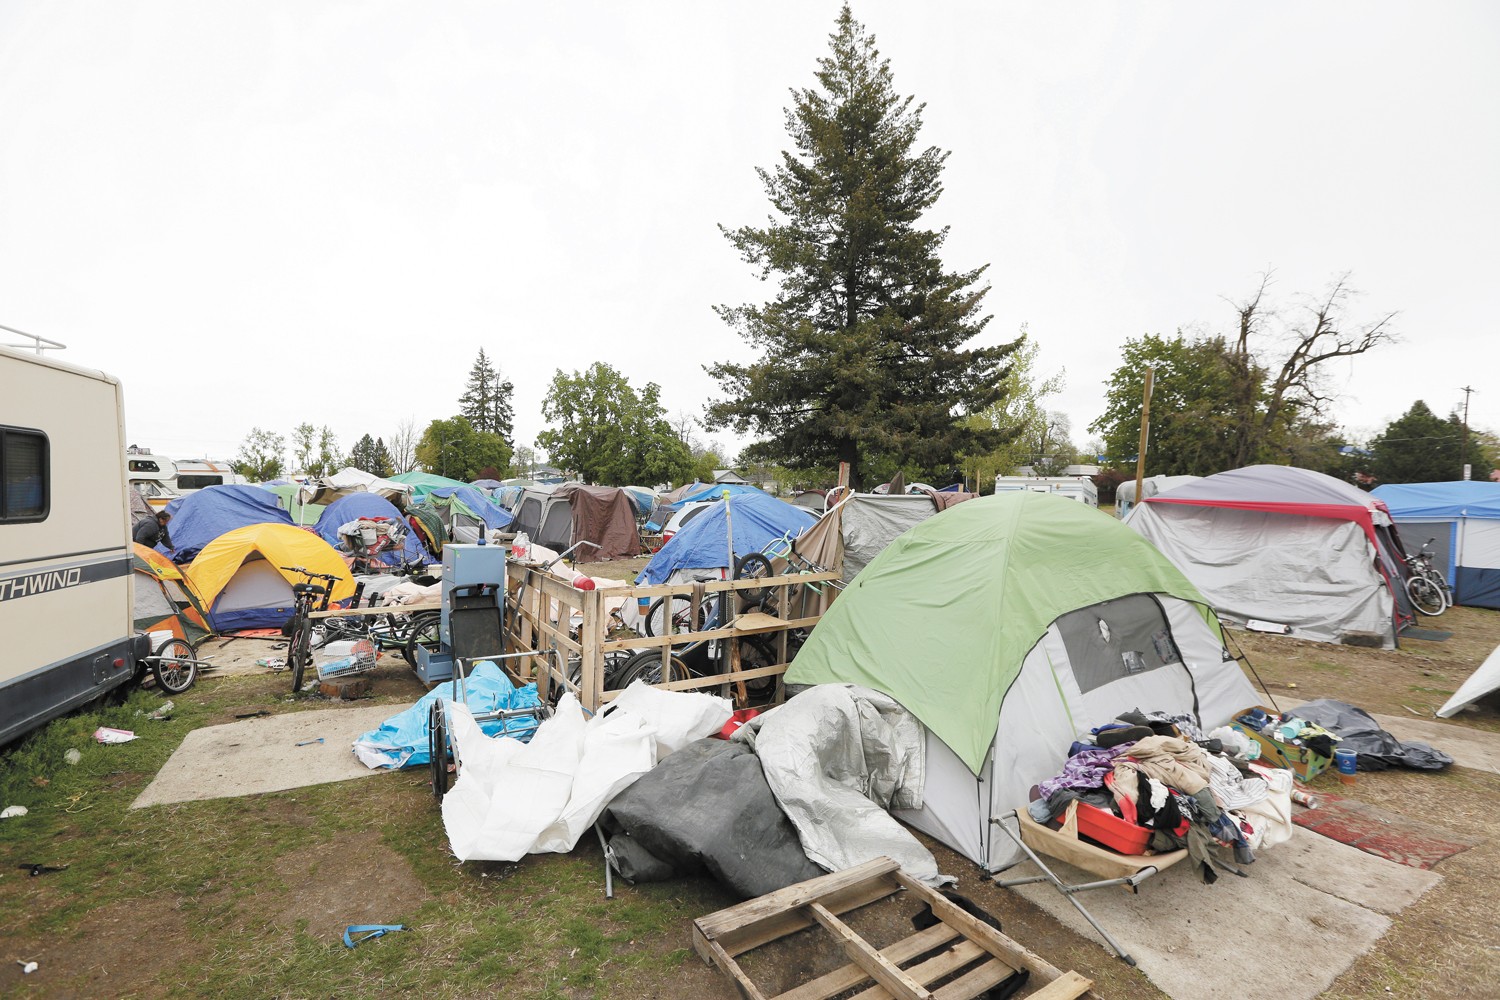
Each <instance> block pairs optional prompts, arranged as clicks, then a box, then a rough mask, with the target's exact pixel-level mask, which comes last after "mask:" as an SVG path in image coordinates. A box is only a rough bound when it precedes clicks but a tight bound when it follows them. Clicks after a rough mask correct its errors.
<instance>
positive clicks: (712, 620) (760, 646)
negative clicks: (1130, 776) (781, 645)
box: [606, 577, 791, 698]
mask: <svg viewBox="0 0 1500 1000" xmlns="http://www.w3.org/2000/svg"><path fill="white" fill-rule="evenodd" d="M713 579H714V578H713V577H703V578H700V579H698V580H695V581H694V582H695V583H707V582H710V581H712V580H713ZM731 598H733V599H734V601H735V602H736V603H735V604H733V605H732V604H731V603H730V600H731ZM742 600H744V598H743V596H740V597H734V592H732V591H717V592H715V593H712V594H707V595H705V596H704V598H703V599H702V600H701V601H699V602H698V613H697V617H696V619H695V618H694V616H693V602H692V600H691V599H690V598H688V597H686V596H683V595H673V596H671V597H662V598H658V599H657V600H656V601H654V602H652V603H651V604H650V605H649V606H648V607H647V610H646V615H645V627H646V634H647V635H648V636H665V635H680V634H687V633H693V632H706V631H710V630H713V629H718V628H723V627H725V626H727V625H728V624H729V623H730V622H731V621H732V620H733V619H734V618H735V617H736V615H734V614H732V613H731V612H730V608H731V607H739V606H740V605H739V604H738V602H739V601H742ZM764 607H765V605H764V604H763V603H760V602H754V603H748V604H747V605H746V606H745V607H743V608H742V610H749V611H754V610H763V609H764ZM739 641H740V642H741V643H742V646H741V650H740V651H741V655H742V657H743V654H744V653H745V652H746V650H747V649H748V651H749V652H750V653H751V656H750V663H749V664H746V663H745V662H744V661H743V659H742V661H741V668H742V669H746V668H754V667H755V666H769V665H770V664H772V663H775V662H777V660H778V656H777V652H776V649H775V646H774V644H773V642H772V640H771V639H770V638H768V637H767V636H764V635H754V634H752V635H746V636H742V637H741V638H740V640H739ZM724 650H725V642H724V640H720V639H698V640H696V641H693V642H689V643H685V644H683V645H676V646H673V647H672V648H671V652H670V653H669V654H668V655H667V657H666V660H665V663H664V662H663V658H662V651H661V650H660V649H643V650H641V651H640V652H639V653H636V654H635V655H633V656H631V657H630V658H629V659H627V660H625V661H624V662H623V663H621V664H620V665H619V666H618V668H617V675H616V677H615V678H614V679H610V678H609V677H608V675H607V674H606V681H607V684H606V686H611V687H617V688H627V687H629V686H630V685H631V684H632V683H634V682H635V681H637V680H644V681H645V682H646V683H648V684H662V683H670V682H672V681H679V680H687V679H688V678H691V677H711V676H713V675H715V674H722V673H725V672H726V667H727V663H726V661H725V655H724ZM789 652H791V650H789ZM775 684H776V678H775V677H759V678H755V679H753V680H749V681H741V682H740V685H741V689H742V694H743V695H744V696H745V697H746V698H748V697H749V695H750V692H751V691H753V692H754V693H755V694H756V695H757V696H758V695H761V694H764V693H765V692H766V691H767V690H769V689H771V688H774V687H775Z"/></svg>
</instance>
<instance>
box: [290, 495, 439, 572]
mask: <svg viewBox="0 0 1500 1000" xmlns="http://www.w3.org/2000/svg"><path fill="white" fill-rule="evenodd" d="M362 517H370V518H376V517H385V518H389V519H390V520H392V521H401V522H403V523H404V522H405V518H403V517H402V516H401V512H400V511H399V510H397V509H396V507H395V505H394V504H392V503H391V502H390V501H389V500H387V499H386V498H385V497H383V496H379V495H378V494H375V493H351V494H349V495H348V496H346V497H341V498H340V499H338V500H335V501H334V502H333V503H331V504H329V505H328V507H327V509H325V510H324V511H323V515H322V516H321V517H319V518H318V523H317V524H315V525H313V531H315V532H317V533H318V537H319V538H321V539H323V541H325V542H327V543H328V544H329V545H332V546H333V547H334V548H338V547H339V544H340V541H341V540H340V538H339V526H340V525H344V524H348V523H349V522H350V521H357V520H359V519H360V518H362ZM380 561H381V562H383V563H385V564H386V565H388V566H396V565H399V564H400V563H402V562H419V563H422V564H423V565H427V564H428V563H432V562H436V561H437V560H435V559H433V557H432V554H431V553H430V552H428V551H427V547H426V546H425V545H423V544H422V540H421V539H420V538H418V537H417V533H416V532H415V531H407V533H406V547H405V549H403V550H402V551H400V552H382V553H381V554H380Z"/></svg>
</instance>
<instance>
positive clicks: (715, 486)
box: [676, 483, 769, 504]
mask: <svg viewBox="0 0 1500 1000" xmlns="http://www.w3.org/2000/svg"><path fill="white" fill-rule="evenodd" d="M725 491H728V493H729V495H730V496H736V497H737V496H740V495H742V494H743V495H745V496H757V497H764V496H769V494H767V493H764V492H762V491H760V490H758V489H756V488H755V487H754V486H742V485H740V484H738V483H704V484H703V488H702V489H701V490H693V491H692V492H691V493H689V494H687V495H686V496H684V497H683V498H682V499H681V500H678V501H676V502H677V503H680V504H682V503H692V502H693V501H694V500H717V499H719V497H721V496H723V495H724V493H725Z"/></svg>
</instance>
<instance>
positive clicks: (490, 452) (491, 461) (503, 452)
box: [416, 416, 511, 482]
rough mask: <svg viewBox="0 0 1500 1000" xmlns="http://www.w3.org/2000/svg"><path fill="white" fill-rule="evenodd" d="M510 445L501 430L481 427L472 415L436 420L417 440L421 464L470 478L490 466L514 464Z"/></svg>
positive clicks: (443, 473)
mask: <svg viewBox="0 0 1500 1000" xmlns="http://www.w3.org/2000/svg"><path fill="white" fill-rule="evenodd" d="M510 455H511V449H510V445H509V444H508V443H507V442H506V440H505V439H504V438H502V437H501V436H500V435H499V434H495V433H492V432H490V431H479V430H475V429H474V425H473V424H471V423H469V421H468V418H466V417H462V416H458V417H450V418H449V419H447V420H434V421H433V422H432V423H430V424H428V425H427V429H426V430H425V431H423V432H422V437H421V440H419V441H418V442H417V447H416V459H417V464H418V465H420V466H421V467H422V468H424V469H426V470H427V471H428V472H432V473H436V474H437V475H439V476H447V477H448V478H449V479H459V480H462V481H464V482H470V481H472V480H475V479H479V478H480V473H482V472H483V471H484V470H485V469H486V468H494V469H501V470H503V469H506V468H508V467H509V466H510Z"/></svg>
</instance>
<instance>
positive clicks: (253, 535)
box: [187, 524, 354, 632]
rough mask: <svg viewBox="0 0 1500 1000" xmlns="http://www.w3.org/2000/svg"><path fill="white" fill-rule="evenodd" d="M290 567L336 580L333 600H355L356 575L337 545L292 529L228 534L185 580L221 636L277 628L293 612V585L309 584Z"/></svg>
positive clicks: (264, 527)
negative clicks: (201, 602)
mask: <svg viewBox="0 0 1500 1000" xmlns="http://www.w3.org/2000/svg"><path fill="white" fill-rule="evenodd" d="M291 566H301V567H303V568H305V569H309V570H311V571H312V572H314V573H330V574H334V575H337V576H338V577H339V579H338V580H337V582H335V583H334V585H333V595H332V598H331V599H332V600H334V601H342V600H344V599H345V598H348V597H352V596H353V595H354V575H353V574H352V573H351V572H350V571H349V567H348V566H347V565H346V564H345V563H344V560H343V559H342V558H341V557H340V556H339V554H338V553H337V552H336V551H334V548H333V546H331V545H329V544H328V543H327V542H325V541H323V539H321V538H319V537H318V536H317V535H315V534H313V533H312V532H311V531H305V530H303V529H301V528H298V527H295V526H293V525H290V524H252V525H248V526H246V527H243V528H236V529H235V530H233V531H229V532H225V533H224V534H222V535H220V536H219V537H218V538H215V539H214V540H213V541H211V542H209V543H208V544H207V545H205V546H203V549H202V551H200V552H199V553H198V557H197V558H196V559H194V560H193V562H192V564H191V565H189V566H188V568H187V575H188V577H189V578H190V579H191V580H192V581H193V584H194V585H195V586H196V587H197V588H198V593H199V594H200V595H202V598H203V602H204V603H205V604H206V605H208V609H209V611H208V615H209V619H210V621H212V622H213V626H214V628H215V629H216V630H217V631H220V632H227V631H231V630H234V629H252V628H277V627H280V626H281V625H284V624H286V622H287V621H289V620H290V619H291V617H292V614H293V612H294V610H295V607H294V604H295V601H294V600H293V595H292V584H294V583H306V582H309V581H308V580H307V579H306V578H305V577H303V576H302V575H301V574H299V573H296V572H293V571H292V570H290V569H288V568H287V567H291ZM314 582H318V583H321V582H322V581H314Z"/></svg>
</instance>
